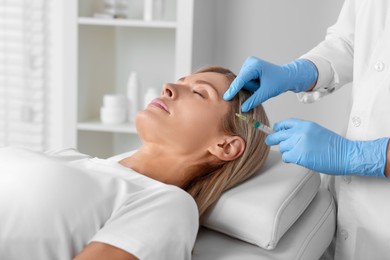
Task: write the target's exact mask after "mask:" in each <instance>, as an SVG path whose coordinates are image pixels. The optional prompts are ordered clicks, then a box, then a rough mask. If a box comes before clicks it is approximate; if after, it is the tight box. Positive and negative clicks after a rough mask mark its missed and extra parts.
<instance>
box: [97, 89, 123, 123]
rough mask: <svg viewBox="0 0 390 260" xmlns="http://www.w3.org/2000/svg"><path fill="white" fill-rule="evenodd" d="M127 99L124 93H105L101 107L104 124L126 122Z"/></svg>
mask: <svg viewBox="0 0 390 260" xmlns="http://www.w3.org/2000/svg"><path fill="white" fill-rule="evenodd" d="M126 117H127V99H126V97H125V96H124V95H104V97H103V106H102V107H101V108H100V120H101V121H102V123H104V124H120V123H124V122H126Z"/></svg>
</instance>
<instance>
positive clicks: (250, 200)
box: [108, 150, 321, 250]
mask: <svg viewBox="0 0 390 260" xmlns="http://www.w3.org/2000/svg"><path fill="white" fill-rule="evenodd" d="M134 152H135V151H130V152H126V153H122V154H119V155H116V156H113V157H111V158H108V159H109V160H114V161H120V160H121V159H123V158H125V157H127V156H130V155H132V154H133V153H134ZM320 183H321V179H320V176H319V174H317V173H314V172H312V171H310V170H308V169H306V168H303V167H300V166H296V165H293V164H285V163H283V162H282V160H281V155H280V153H279V152H277V151H272V150H271V151H270V154H269V156H268V158H267V161H266V163H265V165H264V166H263V167H262V168H261V169H260V171H259V173H258V174H256V175H255V176H254V177H253V178H251V179H250V180H247V181H246V182H244V183H242V184H240V185H238V186H236V187H234V188H232V189H230V190H228V191H226V192H225V193H224V194H223V195H222V196H221V198H220V199H219V200H218V202H217V203H216V204H215V205H214V206H213V207H212V208H211V209H210V210H208V211H207V212H206V213H205V216H204V218H203V223H202V225H203V226H205V227H207V228H209V229H212V230H216V231H219V232H221V233H224V234H227V235H229V236H232V237H235V238H237V239H240V240H243V241H246V242H248V243H251V244H254V245H257V246H259V247H262V248H264V249H268V250H272V249H274V248H275V247H276V245H277V243H278V242H279V240H280V238H282V236H283V235H284V233H286V231H287V230H288V229H289V228H290V227H291V226H292V225H293V224H294V223H295V221H296V220H297V219H298V218H299V217H300V215H301V214H302V213H303V211H304V210H305V209H306V207H307V206H308V205H309V204H310V202H311V201H312V199H313V198H314V196H315V195H316V193H317V191H318V189H319V186H320Z"/></svg>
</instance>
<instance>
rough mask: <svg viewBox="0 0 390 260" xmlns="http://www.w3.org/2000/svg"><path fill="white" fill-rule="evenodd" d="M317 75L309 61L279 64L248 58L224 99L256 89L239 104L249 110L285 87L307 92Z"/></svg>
mask: <svg viewBox="0 0 390 260" xmlns="http://www.w3.org/2000/svg"><path fill="white" fill-rule="evenodd" d="M317 77H318V72H317V68H316V67H315V65H314V64H313V63H312V62H310V61H309V60H305V59H298V60H295V61H293V62H291V63H288V64H285V65H282V66H279V65H275V64H272V63H269V62H267V61H264V60H261V59H258V58H256V57H249V58H247V59H246V61H245V62H244V64H243V65H242V67H241V70H240V73H239V74H238V75H237V77H236V78H235V80H234V81H233V82H232V84H231V85H230V87H229V89H228V90H227V91H226V93H225V94H224V96H223V98H224V99H225V100H230V99H232V98H233V97H234V96H235V95H236V94H237V93H238V91H240V90H241V89H242V88H244V89H248V90H250V91H253V92H255V93H254V94H253V95H252V96H251V97H250V98H248V100H246V101H245V102H244V104H243V105H242V108H241V110H242V111H243V112H248V111H249V110H250V109H252V108H253V107H255V106H258V105H260V104H261V103H263V102H264V101H266V100H267V99H269V98H271V97H275V96H277V95H279V94H281V93H283V92H286V91H288V90H291V91H294V92H296V93H298V92H302V91H306V90H307V89H308V88H309V87H310V86H311V85H312V84H313V83H314V82H315V81H316V80H317Z"/></svg>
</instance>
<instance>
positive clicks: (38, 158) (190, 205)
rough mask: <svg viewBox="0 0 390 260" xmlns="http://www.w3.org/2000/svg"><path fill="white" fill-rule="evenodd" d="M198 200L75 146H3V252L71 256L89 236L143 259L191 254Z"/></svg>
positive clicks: (1, 255)
mask: <svg viewBox="0 0 390 260" xmlns="http://www.w3.org/2000/svg"><path fill="white" fill-rule="evenodd" d="M197 231H198V211H197V207H196V204H195V201H194V200H193V199H192V197H191V196H190V195H189V194H187V193H186V192H185V191H183V190H181V189H180V188H178V187H175V186H171V185H166V184H163V183H161V182H158V181H156V180H153V179H150V178H148V177H146V176H144V175H142V174H139V173H136V172H134V171H132V170H130V169H128V168H125V167H123V166H121V165H120V164H118V163H117V162H114V161H111V160H102V159H97V158H91V157H89V156H87V155H83V154H80V153H78V152H77V151H75V150H64V151H62V152H58V153H55V154H53V153H52V154H41V153H35V152H31V151H27V150H23V149H17V148H11V147H7V148H1V149H0V259H4V260H12V259H39V260H45V259H50V260H53V259H72V258H73V257H74V256H75V255H77V254H78V253H79V252H80V251H81V250H82V249H83V248H84V247H85V246H86V245H87V244H88V243H89V242H91V241H98V242H102V243H106V244H110V245H113V246H115V247H118V248H121V249H123V250H125V251H127V252H130V253H131V254H133V255H135V256H136V257H137V258H139V259H169V260H174V259H180V260H181V259H191V251H192V247H193V245H194V242H195V238H196V234H197Z"/></svg>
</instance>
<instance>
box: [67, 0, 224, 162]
mask: <svg viewBox="0 0 390 260" xmlns="http://www.w3.org/2000/svg"><path fill="white" fill-rule="evenodd" d="M73 1H75V0H73ZM214 2H215V1H214V0H164V1H163V3H164V8H163V10H164V13H163V18H162V19H161V20H160V21H155V20H152V21H144V20H143V19H142V13H143V0H129V1H128V8H129V9H128V10H129V11H128V13H129V15H128V18H127V19H98V18H93V14H94V13H95V12H97V11H99V8H101V7H102V4H103V2H102V0H79V1H76V2H75V3H74V4H73V6H74V7H76V8H77V11H76V15H75V16H74V17H75V18H74V19H75V20H76V21H74V22H75V28H74V30H73V33H74V34H75V37H74V39H75V41H76V43H75V45H74V46H75V47H74V50H73V51H72V52H71V53H72V55H75V56H74V57H73V59H70V60H73V61H74V63H75V64H74V66H76V69H75V72H76V73H75V74H76V75H75V77H76V78H77V80H75V85H76V86H73V87H74V88H75V90H74V91H73V92H74V95H73V98H74V100H69V103H70V104H74V105H76V106H77V109H76V111H77V112H76V113H77V116H76V118H77V122H75V124H73V125H74V127H75V128H76V129H69V131H70V132H72V131H75V133H74V132H73V134H70V136H71V137H72V136H73V139H74V140H73V142H74V144H75V145H76V146H77V148H78V149H79V150H80V151H81V152H83V153H87V154H90V155H93V156H98V157H101V158H105V157H108V156H111V155H113V154H117V153H121V152H125V151H129V150H132V149H135V148H137V147H138V146H139V145H140V140H139V139H138V137H137V134H136V129H135V126H134V124H132V123H130V122H126V123H123V124H116V125H109V124H102V123H101V122H100V119H99V113H100V107H101V106H102V100H103V96H104V95H105V94H126V85H127V79H128V77H129V74H130V72H131V71H136V72H137V73H138V78H139V82H140V88H139V89H138V93H139V96H138V100H139V102H138V103H139V104H142V97H143V95H144V93H145V91H146V89H147V88H150V87H152V88H156V89H158V91H160V89H161V87H162V85H163V83H164V82H173V81H175V80H176V79H178V78H180V77H181V76H185V75H188V74H190V73H191V72H192V71H194V70H196V69H198V68H199V67H202V66H204V65H210V64H214V56H213V54H214V53H215V52H214V47H215V34H216V32H215V21H214V18H215V3H214ZM70 76H71V75H70ZM75 100H77V101H75ZM139 109H141V106H139ZM70 128H72V126H70ZM71 139H72V138H71Z"/></svg>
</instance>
